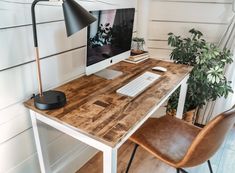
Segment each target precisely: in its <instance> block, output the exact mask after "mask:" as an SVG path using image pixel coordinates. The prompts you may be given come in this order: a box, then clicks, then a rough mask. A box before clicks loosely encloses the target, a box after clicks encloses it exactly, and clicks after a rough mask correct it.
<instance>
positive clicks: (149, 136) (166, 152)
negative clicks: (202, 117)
mask: <svg viewBox="0 0 235 173" xmlns="http://www.w3.org/2000/svg"><path fill="white" fill-rule="evenodd" d="M200 131H201V129H200V128H198V127H195V126H193V125H190V124H188V123H186V122H184V121H183V120H180V119H177V118H175V117H172V116H163V117H161V118H150V119H148V120H147V121H146V123H145V124H143V125H142V126H141V127H140V128H139V129H138V130H137V131H136V132H135V133H134V134H133V135H132V136H131V137H130V140H131V141H133V142H135V143H137V144H138V145H140V146H141V147H143V148H144V149H145V150H147V151H148V152H150V153H151V154H153V155H154V156H155V157H157V158H158V159H160V160H162V161H164V162H166V163H168V164H169V165H171V166H174V167H176V165H177V163H179V162H180V161H181V160H182V159H183V157H184V156H185V154H186V152H187V150H188V148H189V147H190V145H191V143H192V141H193V140H194V138H195V137H196V136H197V134H198V133H199V132H200Z"/></svg>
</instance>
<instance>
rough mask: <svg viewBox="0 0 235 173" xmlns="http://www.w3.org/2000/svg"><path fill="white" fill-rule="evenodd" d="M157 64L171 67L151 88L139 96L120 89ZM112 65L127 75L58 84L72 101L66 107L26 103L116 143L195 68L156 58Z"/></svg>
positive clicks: (64, 122) (110, 143) (45, 113)
mask: <svg viewBox="0 0 235 173" xmlns="http://www.w3.org/2000/svg"><path fill="white" fill-rule="evenodd" d="M157 65H159V66H163V67H166V68H167V69H168V71H167V72H166V73H164V74H162V73H161V75H162V77H161V78H160V79H159V80H158V81H156V82H155V84H154V85H152V86H151V87H149V89H148V90H146V91H145V92H143V93H142V94H140V95H139V96H137V97H136V98H130V97H127V96H122V95H119V94H117V93H116V90H117V89H118V88H120V87H121V86H123V85H124V84H126V83H128V82H129V81H131V80H132V79H134V78H135V77H137V76H138V75H140V74H142V73H143V72H145V71H146V70H149V71H151V68H152V67H154V66H157ZM111 68H112V69H116V70H120V71H122V72H123V74H124V75H122V76H121V77H119V78H117V79H116V80H105V79H102V78H100V77H97V76H95V75H91V76H84V77H82V78H79V79H76V80H74V81H71V82H69V83H67V84H65V85H63V86H61V87H59V88H57V90H60V91H63V92H65V94H66V96H67V100H68V103H67V105H65V107H63V108H60V109H57V110H47V111H41V110H38V109H36V108H35V107H34V104H33V100H32V99H31V100H29V101H27V102H25V106H27V107H28V108H29V109H32V110H34V111H36V112H38V113H40V114H42V115H45V116H46V117H48V118H51V119H55V120H56V121H59V122H61V123H63V124H65V125H69V126H73V127H75V128H76V129H77V130H78V131H80V132H82V133H85V134H86V135H88V136H90V137H92V138H94V139H96V140H99V141H101V142H104V143H106V144H107V145H109V146H111V147H115V146H116V145H117V144H118V143H119V142H120V141H121V140H122V139H123V138H124V137H125V135H126V134H128V132H129V131H130V130H131V129H132V128H133V127H134V126H135V125H136V124H138V122H139V121H141V120H142V119H143V118H144V117H145V116H146V115H147V113H148V112H149V111H151V109H152V108H153V107H154V106H155V105H157V104H159V103H160V102H161V100H162V99H163V98H165V95H167V94H168V93H169V92H170V91H172V90H173V89H174V88H175V86H176V85H178V84H179V83H180V82H181V81H182V79H184V77H185V76H186V75H187V74H188V73H189V72H190V71H191V69H192V67H189V66H185V65H180V64H174V63H171V62H164V61H157V60H153V59H149V60H146V61H145V62H142V63H139V64H137V65H136V64H130V63H126V62H120V63H118V64H115V65H113V66H112V67H111ZM155 73H159V72H155ZM97 102H99V103H103V104H97ZM140 103H141V104H140ZM103 105H106V106H103Z"/></svg>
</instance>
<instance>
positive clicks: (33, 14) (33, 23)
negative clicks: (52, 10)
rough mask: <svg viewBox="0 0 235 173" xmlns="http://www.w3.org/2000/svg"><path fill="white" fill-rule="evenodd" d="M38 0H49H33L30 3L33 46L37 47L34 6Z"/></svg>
mask: <svg viewBox="0 0 235 173" xmlns="http://www.w3.org/2000/svg"><path fill="white" fill-rule="evenodd" d="M40 1H49V0H35V1H33V3H32V5H31V15H32V26H33V40H34V46H35V47H38V38H37V26H36V15H35V6H36V4H37V3H38V2H40Z"/></svg>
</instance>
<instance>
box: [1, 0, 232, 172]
mask: <svg viewBox="0 0 235 173" xmlns="http://www.w3.org/2000/svg"><path fill="white" fill-rule="evenodd" d="M102 1H103V2H107V3H102V2H101V1H96V0H89V1H88V0H83V1H79V3H81V5H83V6H84V7H86V8H87V9H88V10H92V9H109V8H117V7H130V6H137V4H136V3H135V0H128V1H126V0H102ZM146 1H148V2H146ZM31 2H32V0H8V1H0V58H1V61H0V173H5V172H8V173H32V172H33V173H37V172H40V171H39V167H38V160H37V155H36V150H35V145H34V139H33V134H32V129H31V122H30V119H29V115H28V111H27V110H26V109H25V108H24V107H23V106H22V102H23V101H24V100H26V99H28V98H29V97H30V96H31V95H32V93H34V92H37V81H36V78H35V76H36V73H35V71H36V69H35V64H34V62H32V61H33V60H34V50H33V40H32V29H31V25H30V23H31V17H30V4H31ZM145 5H148V8H146V6H145ZM142 7H144V8H142ZM146 10H147V13H148V14H147V13H146V14H144V16H142V12H143V13H144V11H146ZM139 11H140V12H141V14H140V13H137V15H138V16H139V18H140V19H141V20H140V21H141V22H138V24H137V23H136V27H135V30H140V33H139V34H140V36H142V35H145V34H147V39H148V48H149V51H150V53H151V54H152V55H154V56H155V57H158V58H165V59H168V58H169V53H170V50H169V47H168V46H167V42H166V40H167V33H168V32H174V33H176V34H180V35H184V34H185V33H186V31H188V30H189V29H190V28H192V27H194V28H196V29H200V30H201V31H202V32H204V34H205V36H206V38H208V40H209V41H211V42H218V41H219V39H220V37H221V35H222V33H223V32H224V29H225V27H226V25H227V23H228V20H229V19H230V17H231V0H171V1H167V0H162V1H159V0H139V9H138V12H139ZM37 18H38V19H37V20H38V21H39V22H41V24H39V25H38V31H39V32H38V34H39V47H40V54H41V57H46V58H45V59H43V60H42V61H41V63H42V73H43V82H44V83H43V85H44V88H45V89H48V88H52V87H55V86H58V85H60V84H62V83H64V82H66V81H68V80H71V79H73V78H75V77H78V76H79V75H82V74H83V73H84V67H85V52H86V50H85V47H84V45H85V42H86V37H85V35H86V34H85V32H86V31H85V30H83V31H81V32H80V33H77V34H75V36H73V37H71V38H66V36H65V28H64V24H63V21H62V20H63V15H62V10H61V7H60V6H59V4H53V5H51V3H50V5H48V3H44V4H42V5H38V6H37ZM144 20H147V21H144ZM146 28H147V29H146ZM144 32H146V33H144ZM58 53H59V54H58ZM57 54H58V55H57ZM48 56H49V57H48ZM44 131H45V133H44V140H45V142H46V143H47V144H48V149H49V158H50V163H51V166H52V169H53V170H55V172H58V171H56V170H57V169H58V168H59V167H63V169H62V171H61V172H73V171H74V170H76V169H77V168H78V167H79V166H81V165H82V164H83V163H84V162H85V161H86V159H88V158H89V156H92V154H94V151H95V150H92V149H91V148H89V147H87V146H86V145H84V144H82V143H79V142H77V141H75V140H74V139H72V138H70V137H68V136H66V135H63V134H61V133H59V132H57V131H56V130H54V129H52V128H50V127H47V126H45V127H44ZM64 141H66V142H64ZM69 155H70V156H73V158H70V159H71V160H68V159H66V160H67V162H63V159H64V158H66V157H67V156H69ZM79 156H80V157H79ZM69 161H71V163H72V164H70V166H68V165H66V163H68V162H69ZM62 163H64V164H62Z"/></svg>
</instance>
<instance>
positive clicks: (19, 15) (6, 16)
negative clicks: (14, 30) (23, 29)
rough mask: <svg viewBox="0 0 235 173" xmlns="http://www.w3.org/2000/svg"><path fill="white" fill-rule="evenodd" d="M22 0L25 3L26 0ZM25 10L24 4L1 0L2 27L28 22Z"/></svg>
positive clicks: (0, 23)
mask: <svg viewBox="0 0 235 173" xmlns="http://www.w3.org/2000/svg"><path fill="white" fill-rule="evenodd" d="M21 2H22V3H24V2H26V0H21ZM25 10H26V8H25V5H24V4H20V3H11V2H4V1H0V16H1V22H0V28H5V27H12V26H17V25H24V24H26V23H27V17H26V14H25ZM0 38H1V37H0Z"/></svg>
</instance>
